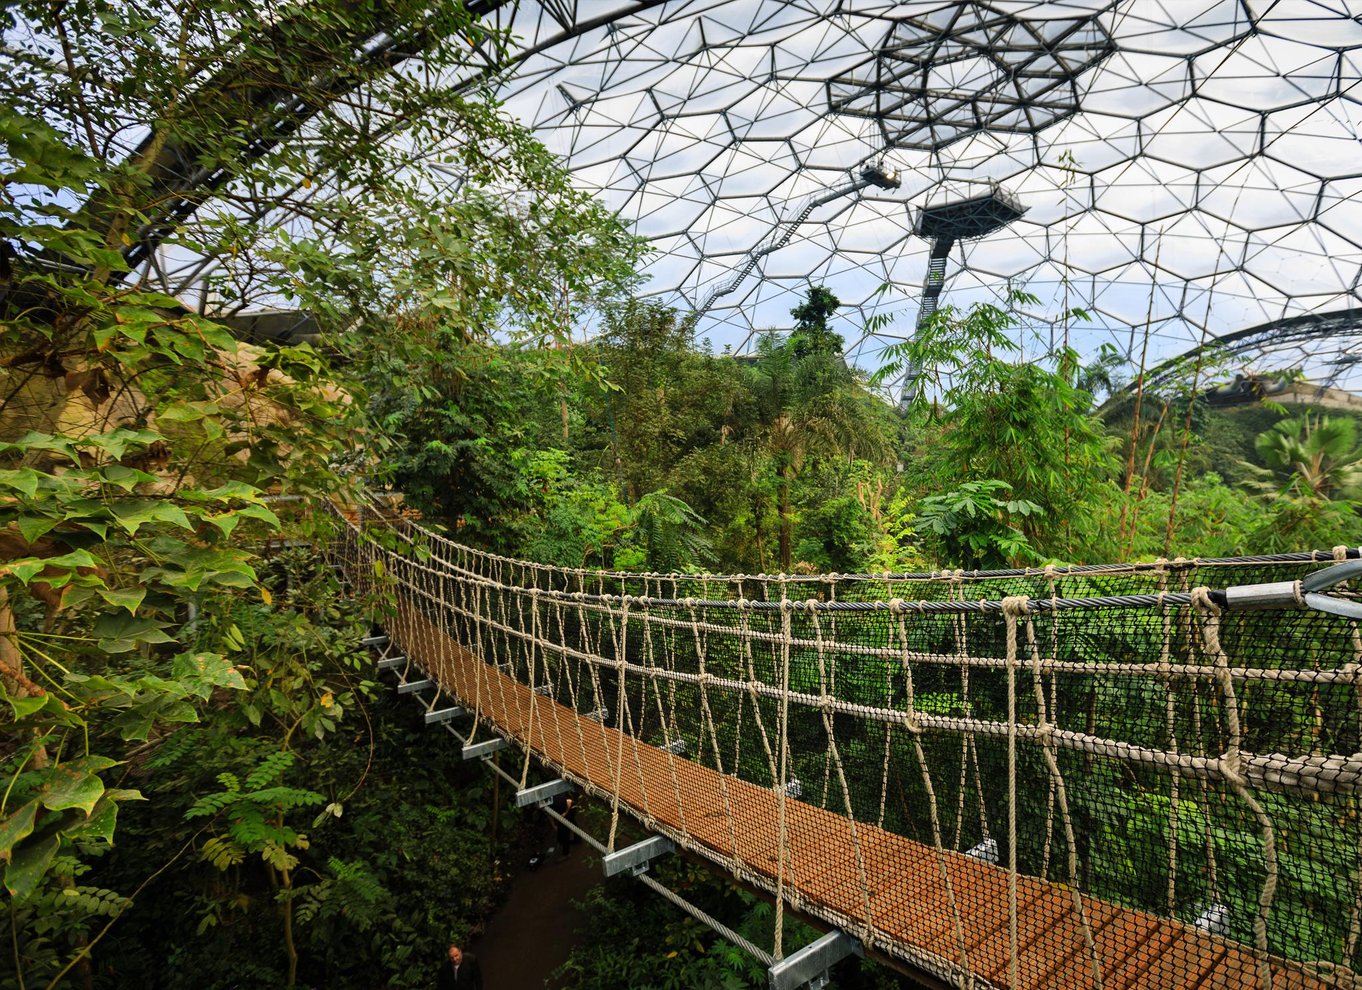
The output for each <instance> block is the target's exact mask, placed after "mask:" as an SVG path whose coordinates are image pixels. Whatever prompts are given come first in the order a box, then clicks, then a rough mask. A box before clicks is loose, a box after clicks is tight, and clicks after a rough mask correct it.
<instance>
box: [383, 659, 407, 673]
mask: <svg viewBox="0 0 1362 990" xmlns="http://www.w3.org/2000/svg"><path fill="white" fill-rule="evenodd" d="M406 665H407V658H406V657H384V658H383V659H382V660H380V661H378V669H379V670H396V669H397V668H398V667H405V666H406Z"/></svg>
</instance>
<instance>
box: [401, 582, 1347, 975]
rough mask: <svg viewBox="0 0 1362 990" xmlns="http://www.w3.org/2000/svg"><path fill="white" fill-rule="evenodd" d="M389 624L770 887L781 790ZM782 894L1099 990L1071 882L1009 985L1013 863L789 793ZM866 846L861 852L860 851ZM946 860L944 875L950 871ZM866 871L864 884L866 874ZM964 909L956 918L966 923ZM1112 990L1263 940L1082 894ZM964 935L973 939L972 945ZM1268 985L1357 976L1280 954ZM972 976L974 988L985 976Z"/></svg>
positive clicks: (855, 923)
mask: <svg viewBox="0 0 1362 990" xmlns="http://www.w3.org/2000/svg"><path fill="white" fill-rule="evenodd" d="M389 632H390V633H391V634H392V635H393V636H394V638H395V639H396V641H397V642H398V643H400V644H401V646H402V648H403V649H404V650H406V651H407V655H408V656H409V657H411V658H412V659H413V660H415V661H416V662H417V663H418V664H419V666H420V667H421V669H422V670H424V671H425V673H426V675H427V676H429V677H431V678H432V679H434V680H435V681H436V682H437V683H438V684H439V685H440V686H441V687H442V689H443V690H444V691H445V692H446V693H448V694H450V695H453V696H455V697H457V698H458V699H459V700H460V701H461V702H462V703H464V704H465V705H468V706H470V707H471V706H476V707H477V709H478V711H479V712H480V713H481V717H482V718H484V719H487V720H489V721H490V722H492V723H495V725H496V727H497V730H498V731H499V732H501V733H503V734H505V735H507V736H509V737H511V738H514V739H515V740H516V741H517V742H519V743H520V744H521V745H522V746H526V747H528V748H530V749H532V750H533V751H534V753H535V755H536V756H537V757H539V758H540V759H542V760H544V761H546V762H548V763H551V764H552V765H554V766H555V767H557V768H558V769H559V770H561V771H562V772H563V773H565V774H566V775H567V776H569V777H572V778H575V779H576V780H578V781H579V782H582V783H584V784H587V785H589V786H590V787H592V788H594V789H595V790H596V791H598V792H603V793H605V794H607V795H609V794H613V793H614V792H615V790H616V785H617V783H618V790H619V793H620V800H621V804H622V805H623V806H626V807H627V809H628V810H629V811H630V812H631V813H632V814H633V816H634V817H636V818H638V819H640V820H642V821H643V822H644V823H645V824H646V825H648V826H649V827H650V828H653V829H656V830H658V831H660V832H663V833H665V834H667V835H669V836H671V837H672V838H674V839H677V840H679V841H680V842H681V844H682V845H684V846H687V847H689V848H692V849H693V850H695V851H697V852H700V853H702V854H704V855H706V856H707V857H709V858H710V859H712V860H714V861H716V862H718V863H720V865H722V866H724V867H725V868H726V869H728V870H729V871H730V872H734V873H735V874H736V875H738V876H740V877H744V874H746V876H745V877H744V878H745V879H748V880H750V881H752V882H754V883H756V884H757V885H758V886H763V887H767V888H769V889H770V890H774V889H775V887H776V878H777V875H778V873H779V872H780V869H779V867H780V864H779V859H778V855H779V854H778V851H777V850H778V846H779V834H780V833H779V829H778V825H777V821H778V815H779V804H780V802H779V798H778V797H777V795H776V794H775V793H774V792H773V791H771V790H768V789H766V788H764V787H759V786H757V785H755V784H750V783H747V782H746V781H743V780H739V779H738V778H736V777H730V776H725V775H722V774H719V773H716V772H714V771H712V770H709V769H707V768H705V767H702V766H700V765H698V764H696V763H692V762H691V761H689V760H687V759H684V758H681V757H677V756H674V755H672V754H670V753H667V752H665V751H663V750H661V749H659V748H656V747H653V746H649V745H647V744H645V743H641V742H639V741H637V740H635V739H633V738H632V737H630V736H628V735H625V734H624V733H622V732H619V731H617V730H615V729H612V728H610V727H608V726H605V725H602V724H600V723H599V722H596V721H594V720H592V719H587V718H584V717H582V716H581V715H578V714H577V713H576V712H575V711H573V710H572V709H571V708H568V707H565V706H564V705H561V704H558V703H557V702H555V701H553V700H552V699H550V698H546V697H543V696H540V695H536V694H535V693H534V692H533V691H531V690H530V689H529V688H528V687H527V686H526V685H524V684H521V683H520V682H518V681H516V680H514V679H512V678H510V677H507V676H505V675H503V674H501V673H499V672H498V671H497V670H496V669H495V668H493V667H492V666H490V665H489V664H486V663H484V662H482V660H480V659H479V658H478V657H477V656H475V655H474V654H472V653H470V652H469V651H468V650H466V649H464V648H463V647H461V646H460V645H459V644H457V643H455V642H453V641H452V640H451V639H449V638H448V637H447V636H446V635H444V634H443V633H442V632H441V631H440V629H439V628H438V627H436V626H435V625H434V624H432V623H431V622H430V621H429V619H427V618H426V617H425V616H424V615H422V614H421V612H420V611H419V610H418V609H416V608H415V607H414V606H412V605H411V604H410V603H408V602H405V601H404V602H401V603H400V604H399V608H398V614H397V616H396V618H395V619H394V620H393V622H392V623H391V624H390V628H389ZM786 815H787V833H786V834H787V837H788V852H787V858H786V868H785V877H784V891H785V896H786V898H787V903H790V904H792V905H793V906H794V907H795V908H797V909H799V910H802V911H806V912H808V913H810V914H812V915H814V916H816V917H819V918H822V919H823V920H825V921H826V922H828V923H829V924H833V925H836V926H838V927H842V928H844V929H846V930H848V931H849V932H851V933H853V934H859V933H860V932H863V931H864V930H865V929H866V928H869V929H870V932H871V941H872V943H873V946H872V947H874V948H878V949H880V951H883V952H886V953H888V954H890V955H893V956H896V957H899V958H901V959H904V960H905V961H907V962H909V963H911V964H913V965H916V966H920V967H922V968H924V969H927V970H928V971H929V972H933V973H935V974H937V975H939V976H944V977H946V978H949V977H950V975H951V974H954V973H960V972H964V971H966V970H968V971H970V972H973V973H974V974H975V977H976V979H981V980H984V981H986V983H987V984H988V985H990V986H995V987H1010V988H1012V990H1041V988H1046V990H1050V988H1054V990H1077V988H1089V987H1097V986H1098V985H1099V984H1098V983H1097V982H1096V981H1095V979H1094V976H1093V972H1092V954H1091V953H1090V952H1089V951H1088V949H1087V947H1086V940H1085V937H1084V932H1083V926H1082V925H1081V924H1080V921H1079V917H1078V915H1077V913H1076V911H1075V909H1074V902H1073V896H1072V893H1071V892H1070V891H1069V890H1068V888H1066V887H1063V886H1060V885H1057V884H1053V883H1049V882H1046V881H1043V880H1039V879H1036V878H1034V877H1019V878H1018V881H1017V906H1018V907H1017V918H1018V925H1017V927H1018V939H1017V944H1018V974H1019V976H1018V979H1017V982H1016V984H1015V986H1013V985H1012V984H1011V983H1010V982H1009V980H1010V976H1009V974H1010V957H1011V953H1010V947H1009V946H1010V939H1009V932H1008V893H1007V892H1008V880H1007V871H1006V870H1004V869H1002V868H1000V867H996V866H991V865H989V864H987V863H984V862H982V861H980V860H977V859H974V858H972V857H969V856H966V855H963V854H961V853H957V852H949V851H948V852H946V853H945V854H944V857H939V856H938V855H937V853H936V851H935V850H934V849H933V848H932V847H930V846H927V845H923V844H922V843H919V842H915V841H913V840H911V839H907V838H904V837H902V836H899V835H895V834H894V833H892V832H888V831H885V830H883V829H879V828H876V827H874V826H873V825H867V824H860V823H857V824H855V825H854V836H853V823H851V822H850V821H849V820H848V819H846V818H844V817H843V816H841V815H838V814H836V813H835V812H831V811H825V810H823V809H821V808H817V807H815V806H813V805H809V804H805V803H803V802H801V801H795V800H788V801H787V802H786ZM858 854H859V855H858ZM943 859H944V868H945V873H946V877H947V878H948V880H949V889H948V886H947V883H946V882H944V881H943V878H942V869H943ZM863 877H864V878H865V879H864V881H863V879H862V878H863ZM952 899H953V900H954V902H955V906H956V908H957V909H958V913H959V917H960V918H961V925H960V926H959V928H957V925H956V923H955V920H954V919H955V917H956V912H954V911H952V910H951V900H952ZM1083 905H1084V911H1085V912H1086V914H1087V918H1088V922H1089V925H1090V928H1091V931H1092V937H1093V942H1094V948H1095V952H1096V955H1097V957H1098V959H1099V960H1100V969H1101V984H1100V985H1101V986H1102V987H1103V988H1105V990H1130V988H1141V990H1146V988H1147V990H1222V988H1223V990H1266V988H1265V987H1264V985H1263V983H1264V981H1263V979H1262V976H1261V970H1260V967H1259V964H1258V961H1257V960H1256V958H1255V957H1254V955H1253V952H1252V950H1251V949H1250V948H1249V947H1246V946H1244V945H1242V944H1240V943H1238V942H1232V941H1228V940H1225V939H1221V938H1217V937H1215V936H1213V935H1210V934H1209V933H1207V932H1205V931H1202V930H1201V929H1198V928H1195V927H1193V926H1190V925H1187V924H1184V923H1182V922H1178V921H1170V920H1168V919H1165V918H1160V917H1157V916H1155V915H1151V914H1148V913H1145V912H1141V911H1135V910H1132V909H1129V908H1125V907H1120V906H1118V905H1115V904H1110V903H1107V902H1104V901H1099V900H1095V899H1093V898H1090V897H1085V898H1084V899H1083ZM962 943H963V948H962ZM1269 966H1270V968H1271V974H1272V987H1273V990H1322V988H1326V987H1336V988H1342V987H1351V986H1353V984H1352V983H1351V981H1348V978H1347V977H1344V978H1343V979H1344V980H1345V981H1347V982H1334V981H1333V980H1332V979H1327V978H1324V977H1321V976H1316V975H1314V974H1310V973H1307V972H1305V971H1304V970H1303V969H1302V968H1300V967H1299V966H1298V965H1296V964H1294V963H1290V962H1287V961H1284V960H1279V959H1272V960H1270V961H1269ZM976 985H977V984H976Z"/></svg>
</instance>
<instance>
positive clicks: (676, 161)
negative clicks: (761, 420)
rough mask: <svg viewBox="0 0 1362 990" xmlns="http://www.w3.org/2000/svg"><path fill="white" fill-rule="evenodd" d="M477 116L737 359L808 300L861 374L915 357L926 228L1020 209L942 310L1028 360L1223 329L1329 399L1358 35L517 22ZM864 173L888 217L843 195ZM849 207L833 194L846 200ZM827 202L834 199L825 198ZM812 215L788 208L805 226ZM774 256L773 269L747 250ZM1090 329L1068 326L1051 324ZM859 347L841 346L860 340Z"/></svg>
mask: <svg viewBox="0 0 1362 990" xmlns="http://www.w3.org/2000/svg"><path fill="white" fill-rule="evenodd" d="M493 16H494V17H496V18H499V19H500V23H502V24H503V25H505V26H506V27H508V28H509V29H511V30H513V31H515V32H517V33H519V34H520V35H521V36H522V37H523V47H522V49H521V52H520V54H519V56H518V57H517V60H516V64H515V65H514V66H513V67H512V68H511V69H510V71H509V72H508V73H507V74H506V75H505V76H504V79H503V82H502V83H501V87H500V92H501V95H502V98H503V99H505V100H506V103H507V106H508V108H509V109H511V110H512V111H513V112H514V113H516V114H517V115H518V116H520V117H521V118H522V119H523V120H525V121H526V122H527V123H529V124H530V125H532V126H533V127H534V128H535V129H536V131H537V132H538V133H539V134H540V136H541V138H543V140H544V141H545V142H546V143H547V144H548V145H549V147H550V148H551V149H552V150H554V151H556V152H558V153H559V154H561V155H563V156H564V158H565V159H566V160H567V161H568V163H569V165H570V167H571V169H572V171H573V173H574V175H575V176H576V179H577V180H578V181H579V182H580V183H582V184H583V185H584V186H585V187H586V188H589V189H591V190H593V191H594V192H596V193H597V194H598V195H599V196H601V197H602V198H603V199H604V200H605V201H606V202H607V203H608V204H609V205H611V206H612V207H614V208H616V209H618V210H619V211H620V212H621V214H622V215H623V216H624V217H625V218H626V219H627V220H628V221H630V222H631V223H632V224H633V225H634V228H635V229H636V230H637V231H638V232H639V233H640V234H642V235H643V236H645V237H647V238H648V239H649V241H650V242H651V244H652V245H653V246H654V248H655V250H656V254H655V256H654V257H653V259H652V260H651V262H650V264H649V265H648V268H647V274H648V275H649V277H650V280H649V282H648V283H647V285H646V286H645V289H644V291H645V292H647V293H651V294H655V295H657V296H658V297H660V298H662V299H664V300H666V301H668V302H671V303H673V304H675V305H677V306H678V307H680V308H683V309H686V308H694V307H697V306H700V305H701V304H702V303H703V302H704V301H705V299H706V297H707V296H708V295H710V294H711V293H712V292H713V291H714V290H715V288H716V287H718V286H721V285H723V284H724V283H725V281H726V280H728V279H731V277H732V274H733V273H734V272H735V271H737V270H739V269H740V268H741V267H742V266H743V264H744V263H745V262H746V261H748V260H749V259H750V257H751V256H752V255H753V254H756V255H758V261H757V263H756V265H755V271H754V272H753V274H752V276H751V277H749V278H747V279H746V280H745V281H744V282H743V284H742V285H741V286H739V287H737V288H736V289H735V290H734V291H732V292H731V293H729V294H727V295H726V296H724V297H723V298H722V299H720V300H717V301H716V302H715V304H714V305H713V307H712V308H711V309H710V310H709V312H708V313H706V314H705V316H704V317H703V318H702V319H701V320H700V321H699V325H698V327H697V331H698V334H699V335H700V336H702V337H708V338H710V339H711V340H712V341H713V342H714V343H715V344H716V345H728V346H732V347H733V348H735V349H736V350H739V351H741V350H743V349H744V348H746V347H748V346H750V345H751V343H752V341H753V334H754V332H755V331H758V330H761V329H763V328H767V327H782V326H785V325H787V324H788V322H789V318H788V310H789V309H790V308H791V307H792V306H793V305H795V304H796V303H797V302H798V301H799V299H800V298H801V297H802V295H803V293H804V291H805V290H806V289H807V287H808V286H809V285H810V284H820V283H821V284H825V285H827V286H828V287H829V288H831V289H832V290H833V292H835V293H836V294H837V295H838V297H839V298H840V299H841V300H842V302H843V303H844V304H845V307H844V309H843V311H842V315H841V317H840V320H841V324H842V325H841V326H839V327H838V329H839V331H840V332H841V333H842V334H843V336H844V337H845V338H846V339H847V341H848V354H849V356H850V357H851V358H852V359H853V360H854V361H857V362H858V363H860V364H862V365H863V366H874V365H875V364H877V363H878V358H877V355H878V352H879V351H880V350H881V349H882V348H883V347H884V346H885V345H886V344H887V343H890V342H892V341H894V340H897V339H902V338H904V337H906V336H908V335H909V334H911V332H912V326H913V324H914V321H915V318H916V313H917V308H918V303H919V299H920V295H921V285H922V282H923V276H924V272H925V270H926V268H927V264H928V252H929V245H928V243H927V242H926V241H925V240H923V239H922V238H920V237H917V236H915V235H914V233H913V225H914V220H915V217H916V216H917V215H918V213H919V212H920V211H921V210H922V209H923V208H924V207H927V206H930V205H933V204H939V203H942V202H947V201H950V200H953V199H962V198H968V197H969V196H970V195H972V194H975V193H977V191H978V190H979V189H980V188H981V187H982V186H983V185H984V184H986V183H1000V184H1001V185H1002V186H1003V187H1004V188H1006V189H1007V190H1009V191H1010V192H1011V193H1012V194H1013V195H1015V196H1016V197H1017V198H1018V199H1019V200H1020V201H1021V203H1022V204H1023V205H1024V206H1025V207H1026V209H1027V212H1026V215H1025V216H1024V217H1022V218H1020V219H1018V220H1017V221H1016V222H1014V223H1013V224H1011V225H1010V226H1008V227H1007V228H1006V229H1004V230H1002V231H1000V232H997V233H995V234H992V235H990V236H988V237H984V238H982V239H979V240H976V241H972V242H970V241H962V242H960V243H959V244H957V245H955V247H954V248H953V251H952V255H951V257H950V259H949V265H948V267H947V270H946V274H945V285H944V292H943V301H945V302H949V303H953V304H955V305H968V304H970V303H972V302H976V301H980V300H990V301H997V300H998V299H999V298H1000V297H1002V296H1003V295H1004V294H1005V293H1006V291H1007V290H1008V289H1009V288H1020V289H1025V290H1026V291H1027V292H1028V293H1031V294H1033V295H1034V296H1036V297H1038V298H1039V299H1040V304H1039V305H1035V306H1028V307H1025V309H1024V310H1023V311H1022V312H1021V313H1020V314H1019V316H1020V317H1021V319H1022V321H1023V324H1024V327H1025V330H1024V332H1023V334H1022V338H1023V339H1022V343H1023V354H1024V355H1025V356H1034V355H1038V354H1041V353H1043V352H1045V351H1047V350H1048V349H1050V348H1051V347H1053V346H1054V345H1055V344H1057V343H1060V342H1062V341H1064V340H1068V341H1069V342H1070V343H1072V344H1073V345H1074V346H1075V347H1077V348H1078V349H1079V350H1080V351H1081V352H1085V353H1092V352H1094V351H1096V349H1097V348H1098V347H1100V346H1101V345H1102V344H1104V343H1107V344H1112V345H1114V346H1115V347H1117V348H1118V349H1119V350H1120V351H1121V352H1122V353H1124V354H1125V355H1127V357H1129V358H1130V359H1131V361H1132V362H1136V361H1138V360H1139V357H1140V354H1141V353H1142V351H1143V347H1142V345H1143V338H1144V334H1145V331H1146V329H1147V330H1148V332H1149V335H1150V343H1149V347H1148V351H1147V354H1146V360H1147V362H1148V363H1149V365H1150V366H1151V367H1152V366H1153V365H1155V364H1156V363H1158V362H1160V361H1162V360H1165V359H1167V358H1170V357H1172V356H1174V355H1176V354H1179V353H1182V352H1184V351H1187V350H1188V349H1190V348H1195V347H1198V346H1200V345H1202V344H1205V343H1208V342H1212V343H1213V342H1214V341H1215V340H1216V339H1217V338H1219V337H1221V336H1224V335H1227V334H1231V333H1235V332H1238V331H1242V330H1243V329H1244V328H1246V327H1258V328H1265V329H1262V330H1261V332H1259V333H1258V334H1257V335H1256V337H1255V340H1256V341H1257V342H1258V343H1259V344H1260V345H1261V346H1257V347H1248V346H1242V345H1241V347H1240V349H1239V351H1238V352H1237V353H1238V355H1239V356H1240V357H1241V358H1242V359H1243V361H1244V362H1245V363H1248V364H1253V363H1255V362H1258V363H1262V362H1266V363H1267V364H1268V365H1271V366H1273V367H1278V366H1280V365H1281V363H1282V362H1284V361H1285V362H1292V363H1293V365H1292V366H1294V367H1302V368H1303V369H1304V370H1305V372H1306V373H1307V374H1308V375H1309V376H1311V377H1312V378H1315V379H1318V380H1328V381H1330V382H1334V383H1337V384H1341V385H1345V386H1346V385H1349V384H1351V383H1353V381H1354V379H1355V377H1356V375H1355V372H1354V371H1353V369H1354V368H1355V367H1356V362H1355V361H1354V360H1353V359H1352V358H1351V354H1352V350H1353V349H1354V348H1355V347H1356V345H1357V343H1358V340H1357V335H1356V334H1339V333H1338V332H1337V330H1338V327H1339V325H1340V324H1339V320H1329V321H1322V322H1321V321H1318V320H1314V321H1311V320H1306V323H1307V324H1309V325H1310V326H1312V327H1315V328H1317V333H1315V334H1314V335H1310V334H1306V336H1305V337H1304V338H1302V335H1301V332H1302V326H1303V325H1302V324H1301V323H1299V322H1297V323H1295V324H1291V326H1292V328H1293V329H1292V331H1291V333H1290V334H1289V335H1287V336H1289V337H1290V338H1291V340H1292V341H1293V342H1295V343H1296V344H1300V343H1301V342H1302V341H1304V342H1305V343H1304V346H1302V347H1298V348H1297V349H1296V350H1293V351H1291V352H1290V353H1289V354H1285V355H1284V354H1282V353H1281V352H1280V351H1279V350H1278V349H1275V348H1274V347H1273V346H1272V344H1273V340H1274V336H1273V334H1272V332H1271V329H1270V328H1271V327H1272V326H1273V325H1275V324H1276V323H1277V322H1278V321H1283V320H1298V319H1299V318H1303V317H1308V316H1309V315H1310V314H1316V315H1318V314H1323V313H1330V314H1342V317H1341V319H1342V322H1343V323H1347V324H1350V323H1351V322H1354V321H1353V319H1352V317H1351V316H1350V315H1349V314H1350V313H1351V311H1352V310H1353V309H1355V308H1358V307H1359V306H1360V305H1362V304H1360V303H1359V297H1358V276H1359V271H1360V270H1362V269H1360V266H1362V234H1359V233H1358V231H1359V229H1362V224H1360V223H1359V221H1362V206H1359V203H1358V199H1357V194H1358V193H1359V191H1362V190H1360V189H1359V184H1362V175H1359V172H1362V154H1359V147H1358V139H1359V134H1358V124H1357V120H1358V117H1359V108H1358V105H1357V96H1358V94H1359V93H1362V89H1359V88H1358V84H1359V81H1362V51H1359V49H1362V23H1359V16H1362V9H1359V11H1357V12H1354V11H1351V10H1349V9H1346V7H1345V6H1344V5H1342V4H1336V3H1325V2H1311V0H1295V2H1291V3H1277V4H1270V3H1250V2H1245V0H1238V2H1223V0H1177V2H1174V0H1167V2H1159V0H1126V2H1096V0H1090V2H1083V0H1066V2H1048V3H1039V2H1031V0H1025V2H1023V0H1014V2H1004V0H969V2H955V3H944V2H940V0H917V2H909V3H869V4H865V3H844V2H834V3H791V2H785V0H755V2H741V3H735V2H710V3H704V2H698V3H697V2H692V3H677V2H665V3H645V4H624V5H618V6H613V7H611V6H609V5H605V6H596V5H590V6H588V5H586V4H580V5H575V6H570V5H564V4H556V3H538V4H530V3H522V4H519V5H517V6H514V7H505V8H501V9H500V10H498V11H497V13H496V14H495V15H493ZM868 162H879V163H884V164H885V165H886V166H887V167H888V168H890V169H892V170H894V171H896V172H897V174H898V176H899V178H900V180H901V185H900V187H899V188H898V189H884V188H879V187H875V186H867V185H865V184H863V183H862V184H857V183H856V182H855V178H856V176H857V174H858V171H859V170H860V169H861V168H863V167H864V166H865V164H866V163H868ZM853 187H855V188H853ZM839 188H845V189H847V193H846V195H844V196H831V197H830V196H829V193H831V192H836V191H837V190H838V189H839ZM814 201H819V202H817V205H816V206H815V207H814V208H813V209H812V210H809V209H807V206H808V204H809V203H810V202H814ZM777 240H781V241H783V243H780V244H779V246H778V247H776V248H775V249H774V250H770V248H771V247H772V246H773V244H774V243H775V242H776V241H777ZM1075 308H1077V309H1081V310H1083V311H1084V312H1085V314H1086V315H1085V316H1079V317H1074V316H1072V315H1069V316H1066V315H1065V314H1067V313H1070V311H1072V310H1073V309H1075ZM876 315H880V316H882V317H884V318H885V319H882V320H880V321H876V322H877V323H879V324H887V325H881V326H880V328H879V330H878V332H875V333H870V332H866V331H865V327H866V325H867V322H868V321H869V320H870V318H871V317H873V316H876Z"/></svg>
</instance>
